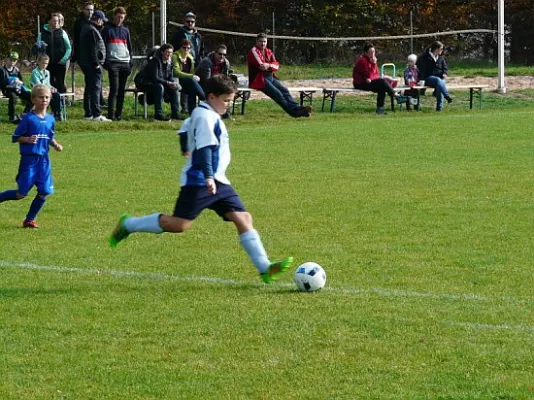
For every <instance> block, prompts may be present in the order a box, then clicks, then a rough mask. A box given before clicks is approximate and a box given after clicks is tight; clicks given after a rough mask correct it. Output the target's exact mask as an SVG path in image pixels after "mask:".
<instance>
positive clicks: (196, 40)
mask: <svg viewBox="0 0 534 400" xmlns="http://www.w3.org/2000/svg"><path fill="white" fill-rule="evenodd" d="M196 19H197V17H196V15H195V14H193V13H192V12H188V13H187V14H185V18H184V25H183V26H181V27H180V28H179V29H178V30H177V31H176V32H174V34H173V35H172V40H171V44H172V46H173V47H174V49H175V50H176V51H178V49H179V48H180V47H181V46H182V40H184V39H187V40H189V41H191V49H190V54H191V56H192V57H193V60H194V61H195V65H198V64H200V60H201V59H202V57H203V56H204V41H203V40H202V36H201V35H200V33H198V30H197V28H196V27H195V23H196ZM180 102H181V105H182V111H184V110H185V109H186V108H187V105H186V104H187V94H184V93H182V95H181V96H180ZM191 111H192V110H189V112H191Z"/></svg>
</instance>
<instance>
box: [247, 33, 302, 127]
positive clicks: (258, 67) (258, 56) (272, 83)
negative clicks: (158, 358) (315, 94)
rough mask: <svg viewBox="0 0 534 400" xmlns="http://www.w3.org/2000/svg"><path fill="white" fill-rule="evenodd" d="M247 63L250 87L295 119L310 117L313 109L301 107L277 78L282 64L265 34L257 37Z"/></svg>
mask: <svg viewBox="0 0 534 400" xmlns="http://www.w3.org/2000/svg"><path fill="white" fill-rule="evenodd" d="M247 62H248V85H249V87H251V88H252V89H258V90H261V91H262V92H263V93H265V94H266V95H267V96H269V97H270V98H271V99H273V100H274V101H275V102H276V103H277V104H278V105H279V106H280V107H282V108H283V109H284V111H285V112H286V113H288V114H289V115H291V116H292V117H294V118H299V117H309V116H310V114H311V107H310V106H306V107H302V106H300V105H299V104H298V103H297V102H296V101H295V99H294V98H293V96H291V94H290V93H289V91H288V90H287V88H286V87H285V86H284V85H283V84H282V83H281V82H280V81H279V80H278V78H276V75H275V72H276V71H278V69H280V64H278V61H276V58H275V57H274V54H273V52H272V51H271V50H269V49H268V48H267V35H266V34H265V33H260V34H258V36H256V45H255V46H254V47H253V48H252V49H251V50H250V51H249V52H248V58H247Z"/></svg>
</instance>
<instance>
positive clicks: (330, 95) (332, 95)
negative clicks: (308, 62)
mask: <svg viewBox="0 0 534 400" xmlns="http://www.w3.org/2000/svg"><path fill="white" fill-rule="evenodd" d="M399 89H402V88H395V89H394V90H395V91H396V92H398V91H399ZM338 93H367V94H376V93H374V92H371V91H369V90H361V89H354V88H324V89H323V105H322V107H321V111H324V106H325V103H326V101H327V100H330V112H331V113H333V112H334V111H335V109H336V98H337V94H338ZM390 99H391V111H395V98H394V97H392V96H390Z"/></svg>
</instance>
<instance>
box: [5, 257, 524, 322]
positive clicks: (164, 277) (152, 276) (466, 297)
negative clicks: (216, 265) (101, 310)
mask: <svg viewBox="0 0 534 400" xmlns="http://www.w3.org/2000/svg"><path fill="white" fill-rule="evenodd" d="M0 268H6V269H8V268H10V269H26V270H34V271H51V272H60V273H65V272H75V273H80V274H87V275H101V276H106V275H107V276H114V277H126V278H137V279H146V280H159V281H178V282H201V283H209V284H215V285H227V286H258V287H265V285H264V284H263V283H261V282H250V281H237V280H233V279H222V278H215V277H209V276H176V275H171V274H166V273H163V272H137V271H119V270H106V269H96V268H81V267H59V266H50V265H49V266H46V265H36V264H31V263H16V262H10V261H4V260H0ZM272 287H283V288H294V287H295V286H294V285H293V284H289V283H277V284H276V286H272ZM323 290H324V291H328V292H333V293H343V294H373V295H377V296H383V297H414V298H426V299H433V300H453V301H481V302H485V301H500V302H503V301H504V302H523V303H527V304H530V303H533V299H532V298H518V297H510V296H508V297H489V296H479V295H476V294H436V293H431V292H413V291H404V290H392V289H382V288H370V289H359V288H349V287H346V288H336V287H332V286H327V287H325V288H324V289H323ZM441 322H442V323H444V324H447V325H453V326H460V327H464V328H474V329H482V330H490V329H493V330H516V331H528V332H534V326H530V325H508V324H499V325H492V324H482V323H472V322H459V321H441Z"/></svg>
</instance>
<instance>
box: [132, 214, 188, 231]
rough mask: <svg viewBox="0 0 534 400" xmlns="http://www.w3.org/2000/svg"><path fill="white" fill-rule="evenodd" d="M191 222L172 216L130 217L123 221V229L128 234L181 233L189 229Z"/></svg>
mask: <svg viewBox="0 0 534 400" xmlns="http://www.w3.org/2000/svg"><path fill="white" fill-rule="evenodd" d="M192 222H193V221H189V220H186V219H183V218H177V217H173V216H172V215H164V214H157V213H156V214H151V215H146V216H144V217H130V218H128V219H126V220H125V221H124V224H123V225H124V228H125V229H126V230H127V231H128V232H129V233H134V232H149V233H163V232H172V233H181V232H185V231H186V230H188V229H189V228H191V224H192Z"/></svg>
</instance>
